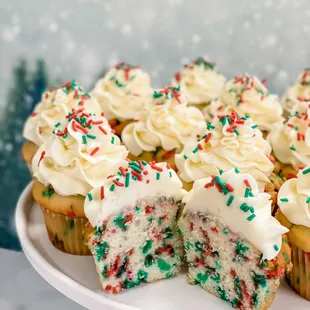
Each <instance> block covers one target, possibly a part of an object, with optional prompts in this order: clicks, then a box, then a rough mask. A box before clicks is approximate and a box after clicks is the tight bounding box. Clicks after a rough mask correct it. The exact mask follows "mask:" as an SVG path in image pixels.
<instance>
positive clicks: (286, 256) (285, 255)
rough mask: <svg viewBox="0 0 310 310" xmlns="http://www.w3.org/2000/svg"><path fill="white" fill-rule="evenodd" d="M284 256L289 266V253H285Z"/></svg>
mask: <svg viewBox="0 0 310 310" xmlns="http://www.w3.org/2000/svg"><path fill="white" fill-rule="evenodd" d="M283 256H284V259H285V262H286V263H287V264H288V263H289V262H290V258H289V257H288V255H287V253H286V252H284V253H283Z"/></svg>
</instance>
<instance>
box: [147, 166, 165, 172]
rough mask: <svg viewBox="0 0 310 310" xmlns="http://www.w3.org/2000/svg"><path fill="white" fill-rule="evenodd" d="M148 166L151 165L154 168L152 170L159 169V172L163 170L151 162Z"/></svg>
mask: <svg viewBox="0 0 310 310" xmlns="http://www.w3.org/2000/svg"><path fill="white" fill-rule="evenodd" d="M150 166H151V168H152V169H154V170H156V171H159V172H162V171H163V168H161V167H158V166H156V165H155V164H151V165H150Z"/></svg>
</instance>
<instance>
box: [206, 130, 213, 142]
mask: <svg viewBox="0 0 310 310" xmlns="http://www.w3.org/2000/svg"><path fill="white" fill-rule="evenodd" d="M211 137H212V133H211V132H209V133H208V135H207V136H206V138H205V143H208V142H209V141H210V139H211Z"/></svg>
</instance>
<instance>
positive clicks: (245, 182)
mask: <svg viewBox="0 0 310 310" xmlns="http://www.w3.org/2000/svg"><path fill="white" fill-rule="evenodd" d="M243 182H244V184H245V185H246V186H247V187H249V188H250V190H252V186H251V184H250V182H249V180H248V179H245V180H244V181H243Z"/></svg>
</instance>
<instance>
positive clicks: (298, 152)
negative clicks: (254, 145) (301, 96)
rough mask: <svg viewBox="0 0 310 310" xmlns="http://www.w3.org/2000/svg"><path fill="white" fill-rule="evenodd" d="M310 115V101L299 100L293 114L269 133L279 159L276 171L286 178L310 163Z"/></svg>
mask: <svg viewBox="0 0 310 310" xmlns="http://www.w3.org/2000/svg"><path fill="white" fill-rule="evenodd" d="M309 116H310V109H309V106H308V103H307V102H305V101H301V102H298V103H297V104H296V105H295V106H294V108H293V110H292V114H291V115H290V116H289V117H288V118H286V119H285V121H284V122H283V123H279V124H277V125H276V126H274V128H273V130H272V131H271V133H270V134H269V135H268V138H267V139H268V141H269V142H270V144H271V146H272V150H273V154H274V156H275V159H276V160H277V164H276V172H277V173H278V174H279V175H281V176H282V177H283V178H285V179H290V178H293V177H296V175H297V173H298V171H299V169H302V168H304V167H305V166H308V165H310V145H309V144H308V140H309V134H310V130H309V124H310V118H309Z"/></svg>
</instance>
